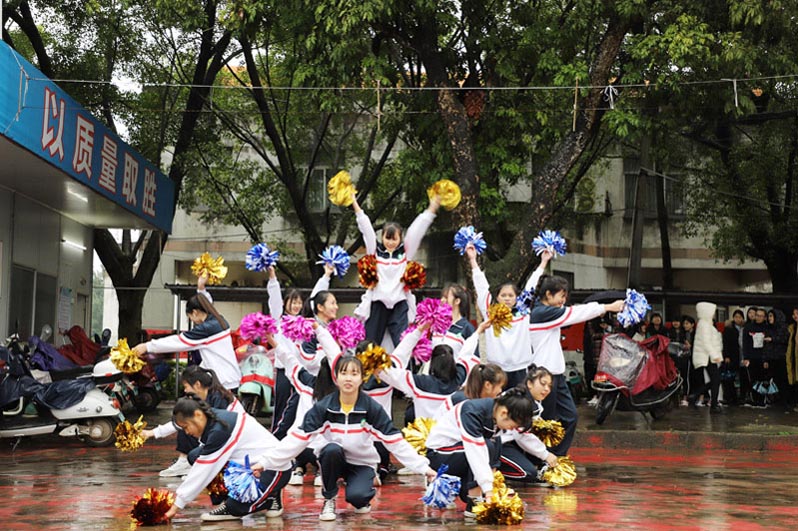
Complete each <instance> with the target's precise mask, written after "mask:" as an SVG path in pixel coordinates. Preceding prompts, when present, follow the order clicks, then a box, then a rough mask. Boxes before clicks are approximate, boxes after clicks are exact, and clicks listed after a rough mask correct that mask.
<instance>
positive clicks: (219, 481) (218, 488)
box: [205, 470, 227, 496]
mask: <svg viewBox="0 0 798 531" xmlns="http://www.w3.org/2000/svg"><path fill="white" fill-rule="evenodd" d="M205 490H207V491H208V494H210V495H211V496H227V486H226V485H225V484H224V470H222V471H221V472H219V473H218V474H216V477H215V478H213V480H211V482H210V483H208V486H207V487H205Z"/></svg>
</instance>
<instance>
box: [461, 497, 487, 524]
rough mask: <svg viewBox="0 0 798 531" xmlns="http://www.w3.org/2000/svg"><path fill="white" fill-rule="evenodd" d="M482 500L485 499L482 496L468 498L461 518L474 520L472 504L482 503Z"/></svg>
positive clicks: (475, 516)
mask: <svg viewBox="0 0 798 531" xmlns="http://www.w3.org/2000/svg"><path fill="white" fill-rule="evenodd" d="M484 501H485V499H484V498H483V497H482V496H477V497H476V498H468V502H467V503H466V508H465V512H464V513H463V518H465V519H466V520H476V518H477V515H476V514H474V505H476V504H478V503H482V502H484Z"/></svg>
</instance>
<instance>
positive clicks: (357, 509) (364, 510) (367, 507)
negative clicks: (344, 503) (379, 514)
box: [355, 504, 371, 514]
mask: <svg viewBox="0 0 798 531" xmlns="http://www.w3.org/2000/svg"><path fill="white" fill-rule="evenodd" d="M370 512H371V505H370V504H369V505H364V506H363V507H355V514H368V513H370Z"/></svg>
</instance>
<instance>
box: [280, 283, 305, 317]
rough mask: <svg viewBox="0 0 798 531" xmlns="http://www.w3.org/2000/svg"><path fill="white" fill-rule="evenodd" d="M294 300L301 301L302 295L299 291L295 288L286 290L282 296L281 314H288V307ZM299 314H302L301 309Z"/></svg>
mask: <svg viewBox="0 0 798 531" xmlns="http://www.w3.org/2000/svg"><path fill="white" fill-rule="evenodd" d="M294 299H299V300H300V301H302V294H301V293H299V290H298V289H296V288H288V289H287V290H285V294H284V295H283V313H285V314H287V313H288V305H289V304H291V301H293V300H294ZM302 302H303V304H304V301H302ZM299 313H302V309H301V308H300V310H299Z"/></svg>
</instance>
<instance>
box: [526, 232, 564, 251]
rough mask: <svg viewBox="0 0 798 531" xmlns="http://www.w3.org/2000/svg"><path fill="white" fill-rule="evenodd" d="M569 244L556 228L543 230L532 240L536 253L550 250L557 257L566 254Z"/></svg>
mask: <svg viewBox="0 0 798 531" xmlns="http://www.w3.org/2000/svg"><path fill="white" fill-rule="evenodd" d="M567 246H568V245H567V244H566V243H565V239H564V238H563V237H562V236H560V233H559V232H557V231H556V230H542V231H540V233H538V235H537V237H535V239H534V240H532V249H533V250H534V251H535V254H536V255H540V254H542V253H543V251H549V252H551V254H553V255H554V256H555V257H556V256H565V249H566V247H567Z"/></svg>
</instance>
